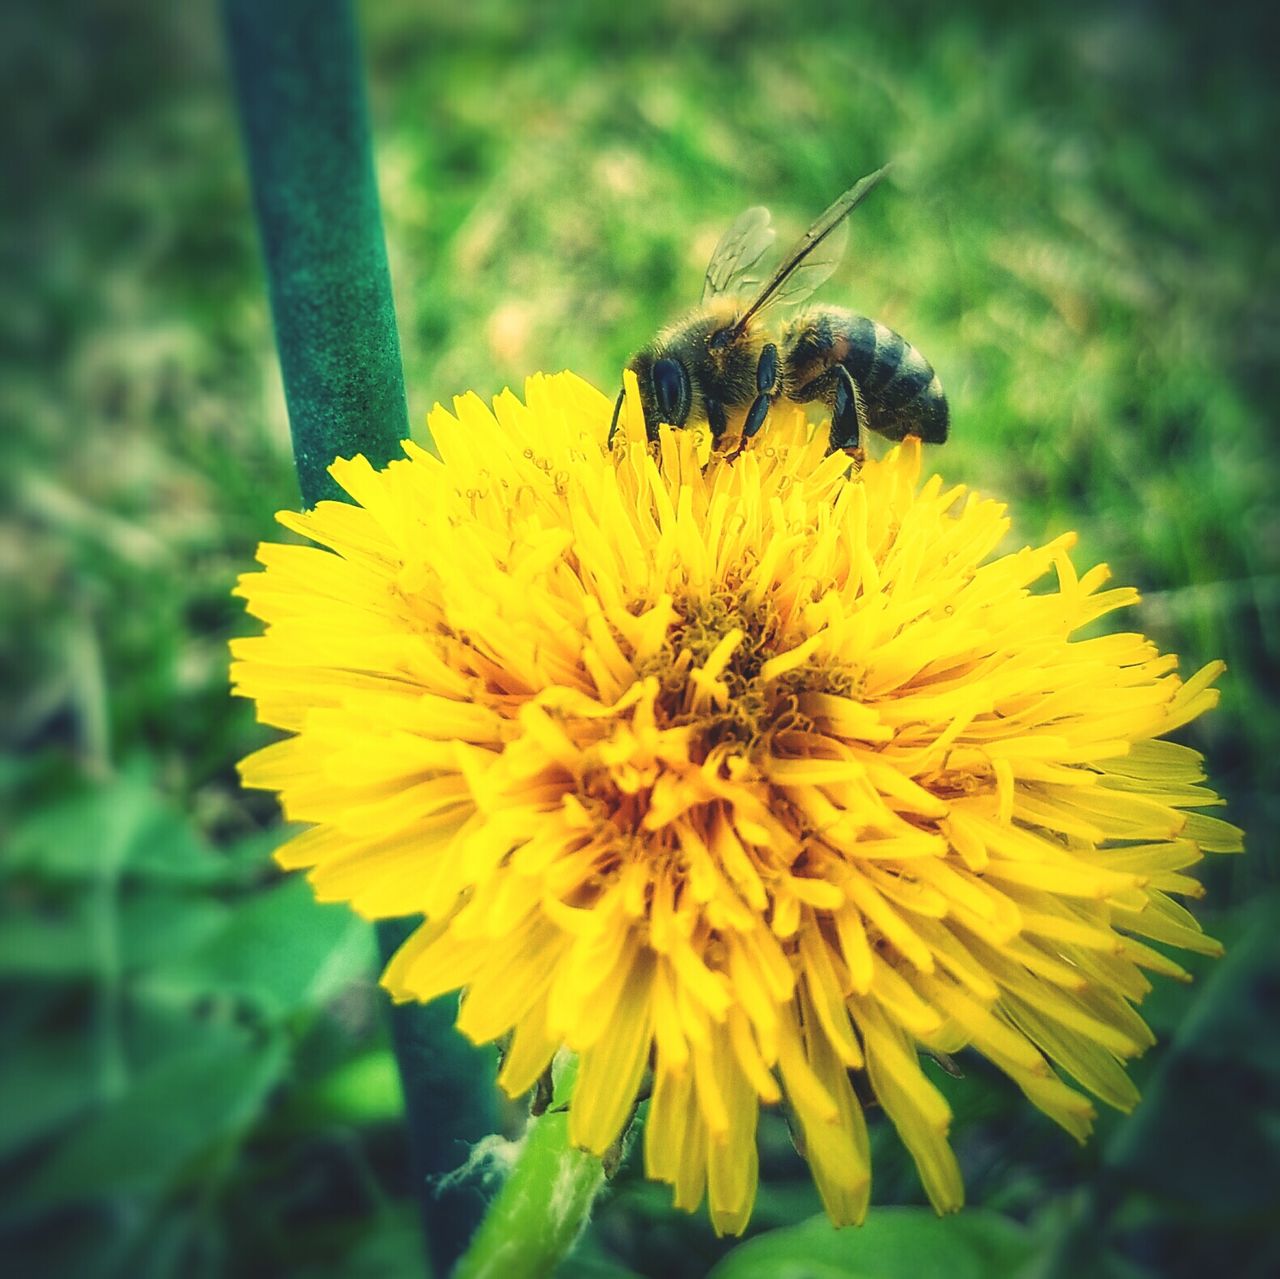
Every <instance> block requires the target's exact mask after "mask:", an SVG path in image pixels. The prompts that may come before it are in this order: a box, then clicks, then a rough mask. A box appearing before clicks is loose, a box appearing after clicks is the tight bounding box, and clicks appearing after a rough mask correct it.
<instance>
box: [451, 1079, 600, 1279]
mask: <svg viewBox="0 0 1280 1279" xmlns="http://www.w3.org/2000/svg"><path fill="white" fill-rule="evenodd" d="M576 1073H577V1071H576V1062H572V1061H571V1062H569V1063H566V1067H565V1069H564V1070H563V1071H561V1072H559V1074H558V1077H557V1080H556V1090H555V1098H556V1102H557V1103H559V1104H563V1101H564V1100H565V1099H566V1098H567V1097H568V1096H569V1094H570V1093H571V1091H572V1087H573V1076H574V1075H575V1074H576ZM604 1181H605V1172H604V1165H603V1163H602V1162H601V1161H600V1159H599V1158H598V1157H597V1156H595V1155H591V1154H588V1153H587V1152H586V1151H583V1150H577V1149H575V1148H574V1147H573V1146H572V1145H571V1144H570V1142H569V1116H568V1114H567V1113H566V1112H565V1111H564V1110H557V1109H552V1110H548V1111H547V1112H546V1113H545V1114H542V1115H539V1116H537V1117H536V1118H531V1119H530V1120H529V1126H528V1128H527V1129H526V1130H525V1135H524V1138H523V1140H522V1141H521V1143H520V1148H519V1153H518V1154H517V1156H516V1160H515V1163H514V1164H513V1166H512V1168H511V1171H510V1173H509V1174H508V1176H507V1180H506V1182H505V1183H504V1184H503V1187H502V1190H501V1191H500V1192H499V1194H498V1197H497V1198H496V1199H495V1200H494V1201H493V1203H492V1205H490V1208H489V1211H488V1213H487V1214H486V1215H485V1219H484V1221H483V1222H482V1223H481V1226H480V1229H479V1230H478V1231H477V1232H476V1236H475V1238H474V1239H473V1240H472V1241H471V1246H470V1247H469V1248H468V1249H467V1252H466V1254H465V1256H463V1258H462V1260H461V1261H460V1262H459V1263H458V1268H457V1270H456V1271H455V1272H454V1279H540V1277H541V1276H544V1275H550V1274H552V1273H554V1271H555V1268H556V1265H557V1263H558V1262H559V1261H561V1260H562V1259H563V1258H564V1257H565V1255H566V1254H567V1253H568V1252H569V1250H570V1249H571V1248H572V1247H573V1245H574V1242H575V1241H576V1240H577V1238H578V1236H579V1234H581V1232H582V1229H583V1227H584V1226H585V1225H586V1224H587V1218H588V1217H589V1215H590V1212H591V1205H592V1203H593V1202H594V1200H595V1197H596V1194H597V1193H598V1192H599V1190H600V1188H601V1186H603V1185H604Z"/></svg>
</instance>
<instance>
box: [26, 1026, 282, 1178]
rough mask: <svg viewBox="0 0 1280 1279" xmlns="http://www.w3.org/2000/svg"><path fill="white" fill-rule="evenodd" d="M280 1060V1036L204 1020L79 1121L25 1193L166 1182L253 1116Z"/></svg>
mask: <svg viewBox="0 0 1280 1279" xmlns="http://www.w3.org/2000/svg"><path fill="white" fill-rule="evenodd" d="M286 1060H287V1057H286V1052H285V1044H284V1039H283V1037H282V1036H279V1035H271V1036H268V1037H266V1038H255V1037H253V1036H250V1035H248V1034H244V1033H241V1032H237V1031H231V1030H229V1029H218V1030H216V1031H215V1030H213V1029H212V1028H210V1029H209V1030H208V1031H207V1032H206V1033H205V1035H204V1036H203V1037H202V1038H201V1039H200V1041H199V1042H196V1043H194V1044H192V1045H190V1047H188V1048H187V1050H186V1051H185V1052H182V1053H180V1054H176V1055H174V1056H172V1057H169V1058H167V1059H165V1060H163V1061H161V1062H160V1063H158V1064H157V1065H156V1066H154V1067H153V1068H152V1069H150V1070H147V1071H144V1072H143V1073H141V1074H139V1075H137V1076H136V1077H135V1078H134V1079H133V1080H132V1082H131V1083H130V1085H129V1086H128V1088H127V1090H126V1091H125V1092H124V1094H123V1095H122V1096H121V1097H120V1098H119V1099H118V1100H117V1101H115V1102H114V1103H111V1104H109V1105H107V1106H105V1107H104V1108H102V1109H101V1110H99V1111H98V1112H97V1113H96V1114H94V1115H92V1116H90V1117H89V1118H87V1119H85V1120H84V1121H83V1122H81V1123H80V1124H79V1126H78V1127H76V1128H75V1130H74V1131H73V1132H72V1133H71V1134H70V1135H69V1136H68V1137H67V1139H66V1140H65V1141H63V1142H62V1143H61V1145H59V1146H58V1148H57V1149H56V1150H55V1151H54V1152H53V1153H52V1154H51V1155H50V1156H49V1158H48V1159H47V1160H46V1161H45V1162H44V1163H43V1164H42V1165H41V1166H40V1167H39V1168H38V1169H37V1170H36V1173H35V1175H34V1177H33V1178H32V1179H31V1181H30V1182H29V1184H28V1186H27V1188H26V1190H25V1192H24V1194H23V1196H22V1197H23V1198H24V1199H26V1200H28V1201H29V1202H32V1201H33V1202H35V1203H54V1202H59V1201H64V1200H69V1199H83V1198H86V1197H92V1196H98V1195H107V1194H110V1195H117V1194H146V1193H154V1192H158V1191H160V1190H162V1189H164V1188H165V1187H166V1186H168V1185H169V1184H170V1183H171V1182H172V1181H173V1180H174V1178H175V1177H176V1176H177V1175H178V1173H179V1172H180V1171H181V1169H182V1168H183V1167H184V1166H185V1165H186V1164H188V1163H189V1162H190V1161H191V1160H193V1159H195V1158H196V1157H197V1156H199V1155H201V1154H203V1153H205V1152H206V1151H208V1150H210V1149H211V1148H213V1147H214V1146H216V1145H218V1144H221V1143H223V1142H226V1141H229V1140H233V1139H235V1138H236V1137H238V1136H239V1135H240V1134H241V1133H242V1132H243V1131H244V1130H245V1129H246V1128H247V1127H248V1126H249V1125H250V1124H251V1123H252V1122H253V1120H254V1119H255V1118H256V1117H257V1115H258V1113H259V1111H260V1110H261V1108H262V1105H263V1102H264V1101H265V1099H266V1096H267V1094H268V1092H269V1091H270V1090H271V1088H272V1087H274V1085H275V1084H276V1083H277V1082H278V1081H279V1080H280V1078H281V1076H282V1075H283V1073H284V1068H285V1064H286Z"/></svg>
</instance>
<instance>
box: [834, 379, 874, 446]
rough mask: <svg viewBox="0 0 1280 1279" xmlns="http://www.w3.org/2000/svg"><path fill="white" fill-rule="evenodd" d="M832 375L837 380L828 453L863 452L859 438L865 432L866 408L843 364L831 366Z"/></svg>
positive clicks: (855, 384)
mask: <svg viewBox="0 0 1280 1279" xmlns="http://www.w3.org/2000/svg"><path fill="white" fill-rule="evenodd" d="M831 372H832V374H833V375H834V376H835V379H836V387H835V394H834V396H833V397H832V404H831V442H830V443H829V444H828V445H827V452H828V453H834V452H835V451H836V450H837V449H843V450H844V451H845V452H846V453H848V452H850V450H853V449H857V450H859V451H861V449H862V437H863V435H864V433H865V432H866V431H867V429H868V424H867V406H866V404H865V403H864V402H863V399H862V392H861V391H860V390H859V389H858V384H857V383H856V382H855V381H854V380H853V375H852V374H851V373H850V372H849V370H848V369H846V368H845V367H844V365H843V364H835V365H832V368H831Z"/></svg>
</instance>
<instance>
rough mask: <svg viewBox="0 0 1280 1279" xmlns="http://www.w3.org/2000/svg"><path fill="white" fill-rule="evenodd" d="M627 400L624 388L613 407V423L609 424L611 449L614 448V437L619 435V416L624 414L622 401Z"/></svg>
mask: <svg viewBox="0 0 1280 1279" xmlns="http://www.w3.org/2000/svg"><path fill="white" fill-rule="evenodd" d="M626 398H627V388H626V387H625V386H624V387H623V388H622V390H621V391H619V392H618V399H617V402H616V403H615V404H614V406H613V421H612V422H610V423H609V441H608V443H609V447H610V448H612V447H613V437H614V436H615V435H617V433H618V416H619V414H621V412H622V401H623V400H625V399H626Z"/></svg>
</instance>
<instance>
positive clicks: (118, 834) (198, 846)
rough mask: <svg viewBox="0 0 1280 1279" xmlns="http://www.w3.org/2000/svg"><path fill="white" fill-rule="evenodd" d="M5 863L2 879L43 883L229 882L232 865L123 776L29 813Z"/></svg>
mask: <svg viewBox="0 0 1280 1279" xmlns="http://www.w3.org/2000/svg"><path fill="white" fill-rule="evenodd" d="M5 865H6V869H7V871H8V873H9V874H13V873H15V872H23V871H25V872H27V873H30V874H35V875H38V876H40V877H42V878H47V879H94V878H98V877H100V876H101V875H103V874H114V873H119V874H122V875H137V876H141V877H145V878H147V879H151V880H157V881H164V882H168V883H186V884H212V883H219V882H223V881H226V880H227V879H228V878H232V877H233V876H232V874H231V872H232V870H233V866H232V864H231V863H229V862H228V861H227V859H225V858H223V857H220V856H219V855H218V854H216V853H214V852H212V851H211V850H210V848H209V847H208V846H207V845H206V844H205V842H204V840H203V839H202V838H201V836H200V834H199V832H198V831H197V830H196V828H195V826H194V825H193V824H192V822H191V820H190V819H189V818H188V817H187V815H186V814H185V813H183V812H182V810H181V809H179V808H177V807H176V806H175V805H173V804H172V803H170V802H169V801H168V800H167V799H166V798H165V797H164V796H163V795H162V794H161V793H160V792H159V791H157V790H156V789H155V788H154V787H152V786H151V785H150V784H149V783H148V782H147V781H146V780H145V779H144V778H142V777H140V776H137V775H132V774H128V773H126V774H124V775H122V776H119V777H115V778H113V779H112V780H111V781H109V782H104V783H100V784H98V785H95V786H86V787H83V788H82V789H80V790H78V791H76V792H73V793H72V794H71V795H69V796H67V797H66V798H65V799H63V800H61V801H60V802H59V803H56V804H50V805H48V806H47V807H44V808H40V809H38V810H36V811H35V812H34V813H32V814H31V815H30V816H29V817H28V818H27V819H26V820H25V821H23V822H21V823H20V824H19V825H18V826H17V827H16V828H15V830H14V831H13V834H12V836H11V837H10V841H9V848H8V851H7V853H6V857H5Z"/></svg>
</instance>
